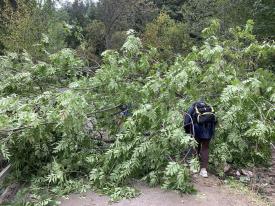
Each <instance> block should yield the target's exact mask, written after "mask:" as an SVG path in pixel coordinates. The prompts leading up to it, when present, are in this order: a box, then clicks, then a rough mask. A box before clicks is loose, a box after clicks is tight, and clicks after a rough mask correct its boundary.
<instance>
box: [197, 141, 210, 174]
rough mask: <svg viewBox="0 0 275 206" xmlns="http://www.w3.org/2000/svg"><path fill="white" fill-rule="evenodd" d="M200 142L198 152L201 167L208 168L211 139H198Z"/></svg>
mask: <svg viewBox="0 0 275 206" xmlns="http://www.w3.org/2000/svg"><path fill="white" fill-rule="evenodd" d="M196 140H197V142H198V147H197V153H198V156H199V160H200V165H201V168H206V169H207V168H208V159H209V143H210V140H202V139H196Z"/></svg>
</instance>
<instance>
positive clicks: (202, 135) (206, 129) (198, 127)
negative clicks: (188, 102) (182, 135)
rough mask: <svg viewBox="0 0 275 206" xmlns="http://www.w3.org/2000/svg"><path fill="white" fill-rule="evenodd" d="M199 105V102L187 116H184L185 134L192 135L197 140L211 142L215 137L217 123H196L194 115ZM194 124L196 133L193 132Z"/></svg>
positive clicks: (190, 109)
mask: <svg viewBox="0 0 275 206" xmlns="http://www.w3.org/2000/svg"><path fill="white" fill-rule="evenodd" d="M197 103H199V102H195V103H194V104H192V106H191V107H190V108H189V109H188V111H187V114H185V116H184V129H185V132H186V133H188V134H191V135H192V136H194V137H195V138H196V139H202V140H210V139H211V138H212V137H213V136H214V133H215V124H216V123H215V122H210V123H206V124H198V123H196V121H194V120H193V114H194V112H195V104H197ZM191 118H192V119H191ZM192 120H193V121H192ZM192 122H193V125H194V131H193V126H192Z"/></svg>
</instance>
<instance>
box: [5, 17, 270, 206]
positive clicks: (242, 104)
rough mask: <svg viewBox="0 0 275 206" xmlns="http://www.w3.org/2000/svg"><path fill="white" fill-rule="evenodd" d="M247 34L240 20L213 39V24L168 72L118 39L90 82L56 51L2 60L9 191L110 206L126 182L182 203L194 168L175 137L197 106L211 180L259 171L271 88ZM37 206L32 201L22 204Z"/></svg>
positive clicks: (262, 51) (189, 141)
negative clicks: (43, 58) (206, 127)
mask: <svg viewBox="0 0 275 206" xmlns="http://www.w3.org/2000/svg"><path fill="white" fill-rule="evenodd" d="M252 28H253V26H252V22H250V21H249V22H248V24H247V25H246V27H245V28H244V29H240V28H237V29H232V30H231V37H230V39H225V40H220V39H219V38H218V37H217V36H216V32H217V30H218V29H219V24H218V22H216V21H215V22H213V24H212V25H211V26H210V27H209V28H207V29H205V30H204V31H203V33H202V36H203V38H204V39H205V42H204V44H203V45H202V46H201V47H200V48H195V47H194V48H193V50H192V52H191V53H189V54H188V55H187V56H180V55H179V56H178V57H176V58H175V59H174V61H173V63H171V64H168V63H167V62H166V61H165V59H161V58H160V56H159V53H158V51H157V50H156V49H155V48H149V49H145V48H143V47H142V43H141V41H140V39H139V38H137V37H135V36H134V35H133V34H130V35H129V36H128V39H127V41H126V42H125V44H124V45H123V47H122V49H121V51H106V52H104V53H103V64H102V65H101V68H100V69H99V70H97V71H96V73H95V75H94V76H93V77H81V78H79V73H78V72H77V71H78V69H79V68H81V67H83V66H84V64H83V62H82V61H81V60H80V59H78V58H77V57H75V55H74V53H73V51H71V50H68V49H65V50H62V51H60V52H58V53H56V54H52V55H50V56H49V58H48V60H47V62H38V63H34V62H33V61H32V59H31V57H30V56H29V55H28V54H26V53H23V54H20V55H19V54H8V55H6V56H2V57H1V58H0V70H1V74H2V73H3V75H2V76H1V77H0V82H1V84H0V94H1V98H0V111H1V117H0V141H1V151H2V154H3V156H4V157H5V158H6V159H9V161H10V162H11V163H12V165H13V170H14V174H15V177H16V178H17V179H18V180H24V181H26V179H27V180H28V181H29V182H32V185H33V187H31V189H32V190H31V192H36V193H37V192H38V191H39V190H44V188H45V187H48V186H51V187H50V188H51V189H50V190H47V192H44V193H43V194H45V195H50V194H56V195H61V194H64V193H68V192H71V191H74V190H81V191H85V190H86V189H89V188H91V187H92V188H95V189H99V190H100V191H102V192H104V193H106V194H109V195H111V196H112V198H113V199H118V198H122V197H131V196H133V195H134V193H135V190H133V189H132V188H129V187H127V183H129V181H130V180H131V179H132V178H143V179H144V180H146V181H148V182H149V184H150V185H152V186H153V185H157V184H160V185H162V186H163V187H164V188H167V189H176V190H180V191H182V192H192V191H193V187H192V184H191V182H190V171H191V172H192V171H196V170H197V168H198V160H197V159H196V157H193V158H192V159H187V158H186V154H185V151H187V150H189V149H190V148H193V147H195V146H196V142H195V141H194V139H193V138H192V137H191V136H189V135H187V134H185V133H184V131H183V127H182V126H183V125H182V123H183V114H184V111H186V109H187V108H188V106H189V105H190V104H191V103H192V102H193V101H195V100H197V99H199V98H202V97H203V98H205V100H206V101H208V102H210V103H211V104H212V105H214V106H215V109H216V110H217V114H218V117H219V128H218V131H217V134H216V138H215V140H214V143H213V148H212V153H211V154H212V155H211V161H212V163H213V165H214V166H215V169H216V170H217V171H221V169H222V168H223V166H224V164H225V163H226V162H232V163H234V164H243V165H247V164H254V165H256V164H261V163H263V161H267V160H268V159H269V158H270V144H269V143H270V142H271V139H272V138H273V139H274V101H275V93H274V88H275V87H274V83H275V81H274V73H272V72H270V71H269V70H267V69H261V68H260V67H261V66H265V65H268V62H269V61H270V59H271V58H272V56H274V54H275V46H274V44H273V43H261V42H257V41H256V39H255V37H254V36H253V35H252ZM60 88H66V89H65V90H62V92H60ZM121 108H126V109H125V110H123V109H121ZM126 111H127V112H126ZM102 134H104V135H102ZM87 179H88V180H89V181H87ZM40 194H42V193H41V192H40ZM44 198H45V197H44V196H43V195H40V196H37V195H36V198H35V199H32V200H31V202H33V203H39V202H40V201H45V199H44ZM46 200H48V199H47V198H46ZM48 202H49V204H50V202H51V201H50V200H48Z"/></svg>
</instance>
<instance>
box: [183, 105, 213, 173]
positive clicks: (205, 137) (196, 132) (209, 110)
mask: <svg viewBox="0 0 275 206" xmlns="http://www.w3.org/2000/svg"><path fill="white" fill-rule="evenodd" d="M216 122H217V121H216V116H215V112H214V109H213V107H212V106H210V105H208V104H206V103H205V102H203V101H198V102H195V103H193V104H192V106H191V107H190V108H189V109H188V111H187V113H186V114H185V116H184V129H185V132H186V133H188V134H191V135H192V136H193V137H194V138H195V139H196V141H197V142H198V147H197V154H198V156H199V160H200V175H201V176H202V177H208V174H207V169H208V159H209V144H210V141H211V139H212V138H213V136H214V133H215V126H216Z"/></svg>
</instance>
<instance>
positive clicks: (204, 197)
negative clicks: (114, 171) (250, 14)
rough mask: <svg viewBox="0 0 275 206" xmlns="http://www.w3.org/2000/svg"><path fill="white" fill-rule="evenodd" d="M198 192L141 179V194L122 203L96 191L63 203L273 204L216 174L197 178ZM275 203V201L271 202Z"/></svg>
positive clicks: (140, 205)
mask: <svg viewBox="0 0 275 206" xmlns="http://www.w3.org/2000/svg"><path fill="white" fill-rule="evenodd" d="M194 184H195V188H196V189H197V191H198V192H197V194H194V195H180V194H178V193H177V192H175V191H166V190H162V189H160V188H158V187H157V188H150V187H148V186H146V185H145V184H144V183H137V184H136V186H135V187H136V188H137V189H139V190H140V191H141V195H140V196H138V197H136V198H134V199H129V200H122V201H120V202H118V203H110V202H109V198H108V197H106V196H100V195H98V194H96V193H93V192H88V193H85V194H82V195H77V194H74V195H71V196H69V197H68V198H62V200H61V206H107V205H110V204H111V205H113V206H223V205H226V206H256V205H257V206H259V205H263V206H264V205H269V204H267V203H266V202H264V201H262V200H259V199H258V198H256V197H255V196H253V195H251V194H246V193H244V192H242V191H238V190H236V189H234V190H233V189H230V188H229V187H227V186H225V185H222V184H221V182H220V180H219V179H218V178H216V177H214V176H210V177H209V178H207V179H203V178H201V177H195V178H194ZM271 205H273V204H271ZM274 206H275V203H274Z"/></svg>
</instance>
